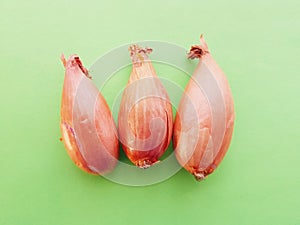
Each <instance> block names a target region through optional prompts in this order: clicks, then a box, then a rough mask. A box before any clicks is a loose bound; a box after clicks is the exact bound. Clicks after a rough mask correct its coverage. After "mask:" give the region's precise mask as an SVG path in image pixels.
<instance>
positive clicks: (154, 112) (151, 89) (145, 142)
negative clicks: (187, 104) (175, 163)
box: [118, 45, 172, 168]
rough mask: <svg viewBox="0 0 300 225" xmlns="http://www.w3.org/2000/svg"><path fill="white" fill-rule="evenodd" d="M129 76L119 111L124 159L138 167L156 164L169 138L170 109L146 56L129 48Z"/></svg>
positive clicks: (165, 93)
mask: <svg viewBox="0 0 300 225" xmlns="http://www.w3.org/2000/svg"><path fill="white" fill-rule="evenodd" d="M129 51H130V55H131V58H132V63H133V64H132V72H131V75H130V78H129V81H128V84H127V86H126V89H125V90H124V93H123V96H122V100H121V104H120V111H119V117H118V121H119V126H118V129H119V138H120V141H121V144H122V146H123V149H124V152H125V153H126V155H127V157H128V158H129V159H130V160H131V161H132V162H133V163H134V164H135V165H136V166H138V167H140V168H148V167H149V166H151V165H152V164H154V163H156V162H158V159H159V158H160V157H161V156H162V154H163V153H164V152H165V150H166V149H167V147H168V145H169V143H170V140H171V137H172V105H171V103H170V101H169V96H168V94H167V92H166V90H165V88H164V87H163V85H162V83H161V81H160V80H159V78H158V77H157V75H156V73H155V70H154V68H153V65H152V63H151V61H150V60H149V58H148V54H149V53H151V52H152V49H150V48H145V49H143V48H141V47H139V46H138V45H132V46H130V48H129Z"/></svg>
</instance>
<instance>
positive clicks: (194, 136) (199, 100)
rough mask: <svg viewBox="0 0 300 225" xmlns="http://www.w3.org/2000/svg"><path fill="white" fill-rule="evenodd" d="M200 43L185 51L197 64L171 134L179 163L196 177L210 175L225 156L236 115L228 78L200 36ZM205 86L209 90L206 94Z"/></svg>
mask: <svg viewBox="0 0 300 225" xmlns="http://www.w3.org/2000/svg"><path fill="white" fill-rule="evenodd" d="M200 43H201V44H200V45H199V46H192V47H191V50H190V52H189V54H188V58H190V59H194V58H199V63H198V65H197V68H196V69H195V71H194V73H193V75H192V77H191V79H190V81H189V83H188V85H187V87H186V89H185V94H184V95H183V97H182V99H181V102H180V105H179V107H178V110H177V114H176V118H175V122H174V133H173V142H174V148H175V154H176V157H177V160H178V162H179V163H180V164H181V165H182V166H183V167H184V168H185V169H186V170H187V171H188V172H190V173H191V174H193V175H194V176H195V178H196V179H197V180H202V179H204V178H205V177H206V176H207V175H209V174H211V173H212V172H213V171H214V170H215V169H216V167H217V166H218V165H219V164H220V162H221V161H222V159H223V158H224V156H225V153H226V152H227V150H228V147H229V144H230V141H231V137H232V133H233V127H234V118H235V113H234V106H233V98H232V94H231V91H230V87H229V84H228V81H227V79H226V77H225V75H224V73H223V72H222V70H221V69H220V68H219V66H218V65H217V63H216V62H215V60H214V59H213V57H212V56H211V54H210V53H209V51H208V47H207V44H206V42H205V41H204V39H203V36H202V35H201V37H200ZM214 85H215V86H216V88H215V90H212V89H213V86H214ZM205 87H207V89H206V90H207V92H210V93H205ZM217 92H219V93H220V97H219V98H218V93H217ZM206 94H208V95H206ZM222 106H223V108H222Z"/></svg>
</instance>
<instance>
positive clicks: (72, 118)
mask: <svg viewBox="0 0 300 225" xmlns="http://www.w3.org/2000/svg"><path fill="white" fill-rule="evenodd" d="M61 60H62V62H63V64H64V66H65V69H66V72H65V80H64V85H63V93H62V102H61V123H60V127H61V132H62V140H63V142H64V145H65V147H66V149H67V152H68V154H69V156H70V157H71V159H72V160H73V161H74V163H75V164H76V165H77V166H78V167H79V168H81V169H82V170H84V171H86V172H88V173H92V174H105V173H108V172H110V171H112V170H113V168H114V167H115V166H116V163H117V159H118V155H119V144H118V137H117V132H116V125H115V123H114V120H113V117H112V114H111V112H110V109H109V107H108V105H107V103H106V101H105V99H104V97H103V96H102V95H101V94H100V92H99V91H98V89H97V88H96V86H95V85H94V84H93V83H92V82H91V79H90V78H91V77H90V76H89V73H88V71H87V69H86V68H84V66H83V65H82V62H81V61H80V59H79V57H78V56H77V55H72V56H71V57H70V58H69V60H68V61H66V59H65V57H64V56H63V55H62V57H61Z"/></svg>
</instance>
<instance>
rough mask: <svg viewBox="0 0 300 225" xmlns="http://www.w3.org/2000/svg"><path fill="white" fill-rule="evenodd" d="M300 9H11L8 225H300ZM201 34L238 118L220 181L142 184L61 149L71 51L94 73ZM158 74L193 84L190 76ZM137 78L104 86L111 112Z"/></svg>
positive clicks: (7, 29)
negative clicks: (150, 43) (107, 174)
mask: <svg viewBox="0 0 300 225" xmlns="http://www.w3.org/2000/svg"><path fill="white" fill-rule="evenodd" d="M299 8H300V3H299V1H296V0H287V1H266V0H263V1H261V0H254V1H248V2H246V1H237V0H235V1H217V2H216V1H184V2H179V1H178V3H177V2H176V1H175V2H171V1H169V2H168V1H158V0H154V1H132V2H128V3H127V2H125V1H105V2H104V1H103V2H101V1H96V0H93V1H66V0H61V1H57V0H53V1H50V0H46V1H16V0H11V1H8V0H4V1H1V3H0V34H1V41H0V62H1V82H0V96H1V97H0V101H1V110H0V118H1V119H0V121H1V122H0V125H1V129H0V132H1V133H0V136H1V138H0V146H1V152H0V153H1V156H0V171H1V172H0V180H1V183H0V224H1V225H32V224H38V225H44V224H45V225H54V224H55V225H65V224H72V225H77V224H78V225H79V224H180V225H181V224H209V225H215V224H220V225H221V224H222V225H225V224H228V225H234V224H236V225H241V224H242V225H254V224H255V225H269V224H270V225H298V224H300V216H299V208H300V203H299V202H300V197H299V194H300V193H299V190H300V173H299V172H300V170H299V158H300V151H299V146H300V138H299V136H300V126H299V125H300V113H299V111H300V104H299V102H300V100H299V97H300V88H299V82H300V75H299V66H298V65H299V53H300V52H299V49H300V31H299V27H300V16H299V12H298V11H299ZM200 33H204V34H205V37H206V40H207V42H208V44H209V47H210V50H211V52H212V54H213V56H214V57H215V59H216V61H217V62H218V63H219V65H220V66H221V68H222V69H223V70H224V72H225V73H226V74H227V76H228V80H229V82H230V85H231V88H232V92H233V96H234V99H235V109H236V115H237V116H236V125H235V131H234V136H233V140H232V143H231V147H230V149H229V152H228V154H227V156H226V157H225V159H224V161H223V163H222V164H221V165H220V167H219V168H218V169H217V170H216V171H215V173H214V174H212V175H211V176H210V177H208V179H207V180H205V181H204V182H200V183H197V182H196V181H195V180H194V179H193V178H192V176H190V175H189V174H188V173H187V172H186V171H185V170H180V171H179V172H178V173H176V174H175V175H174V176H172V177H171V178H170V179H168V180H166V181H164V182H161V183H158V184H155V185H151V186H144V187H131V186H124V185H119V184H116V183H113V182H111V181H108V180H106V179H104V178H102V177H98V176H92V175H89V174H86V173H84V172H82V171H80V170H79V169H77V168H76V166H75V165H74V164H73V163H72V161H71V160H70V159H69V157H68V155H67V153H66V151H65V149H64V147H63V145H62V143H61V142H60V141H59V138H60V130H59V110H60V100H61V89H62V84H63V78H64V75H63V74H64V70H63V66H62V64H61V62H60V60H59V56H60V54H61V53H62V52H64V53H65V54H66V55H69V54H72V53H78V54H79V55H80V56H81V58H82V60H83V62H84V63H85V65H86V66H87V67H89V66H91V65H92V64H93V62H95V61H96V59H97V58H99V57H100V56H101V55H103V54H105V53H106V52H108V51H110V50H111V49H113V48H115V47H118V46H120V45H123V44H126V43H132V42H134V41H140V40H162V41H168V42H171V43H176V44H178V45H180V46H184V47H185V48H186V49H188V48H189V47H190V46H191V45H192V44H197V43H198V37H199V34H200ZM154 66H155V67H156V69H157V73H158V75H159V76H161V77H163V76H166V77H168V76H169V77H171V78H172V79H174V81H176V82H177V83H179V84H180V85H181V86H182V87H184V86H185V85H186V82H187V78H186V77H182V76H180V75H181V74H182V73H181V72H180V71H177V70H175V69H172V68H171V69H170V68H169V69H168V68H165V67H163V66H161V65H158V64H157V65H156V64H155V65H154ZM168 71H169V72H170V71H173V73H171V74H170V73H168ZM129 72H130V68H124V69H123V70H122V71H119V72H118V73H117V75H118V76H116V77H117V78H116V80H117V81H115V82H112V83H110V85H111V87H113V88H106V89H103V94H104V95H105V97H106V98H107V100H108V103H109V105H110V106H111V105H112V103H113V102H112V101H113V97H114V96H115V94H116V93H115V92H114V90H115V89H116V88H118V87H121V86H122V85H124V84H125V83H126V81H127V79H128V76H129ZM175 75H176V76H175ZM108 87H109V86H108ZM171 94H172V93H170V95H171ZM114 116H116V115H114ZM169 151H170V150H169ZM121 160H122V161H124V162H125V161H126V158H125V156H124V155H121Z"/></svg>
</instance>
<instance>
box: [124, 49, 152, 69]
mask: <svg viewBox="0 0 300 225" xmlns="http://www.w3.org/2000/svg"><path fill="white" fill-rule="evenodd" d="M128 51H129V52H130V57H131V60H132V62H133V63H134V64H136V65H140V64H141V63H142V62H144V61H147V60H148V55H149V54H150V53H151V52H152V48H148V47H145V48H142V47H140V46H139V45H137V44H133V45H130V46H129V48H128Z"/></svg>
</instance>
